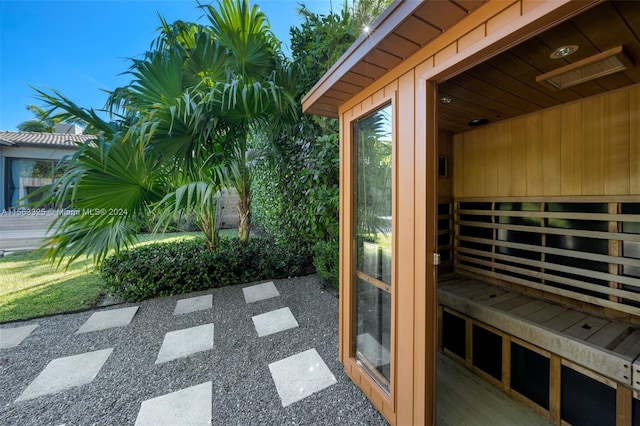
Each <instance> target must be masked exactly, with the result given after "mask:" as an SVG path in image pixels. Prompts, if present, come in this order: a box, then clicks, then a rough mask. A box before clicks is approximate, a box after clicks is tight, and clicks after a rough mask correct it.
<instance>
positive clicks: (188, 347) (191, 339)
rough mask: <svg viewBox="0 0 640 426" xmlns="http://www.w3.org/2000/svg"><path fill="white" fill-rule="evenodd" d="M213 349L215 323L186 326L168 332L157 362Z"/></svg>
mask: <svg viewBox="0 0 640 426" xmlns="http://www.w3.org/2000/svg"><path fill="white" fill-rule="evenodd" d="M210 349H213V324H205V325H200V326H197V327H191V328H185V329H184V330H177V331H172V332H169V333H167V334H166V335H165V336H164V341H163V342H162V347H161V348H160V352H159V353H158V358H157V359H156V364H161V363H163V362H167V361H173V360H174V359H178V358H183V357H186V356H189V355H193V354H195V353H197V352H202V351H208V350H210Z"/></svg>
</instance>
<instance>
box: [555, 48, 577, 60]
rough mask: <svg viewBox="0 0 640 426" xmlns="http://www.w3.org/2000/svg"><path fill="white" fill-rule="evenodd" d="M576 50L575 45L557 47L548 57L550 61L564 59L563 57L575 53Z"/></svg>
mask: <svg viewBox="0 0 640 426" xmlns="http://www.w3.org/2000/svg"><path fill="white" fill-rule="evenodd" d="M578 49H579V47H578V46H576V45H575V44H572V45H569V46H562V47H558V48H557V49H556V50H554V51H553V52H551V55H549V57H550V58H551V59H560V58H564V57H565V56H569V55H571V54H572V53H575V52H576V50H578Z"/></svg>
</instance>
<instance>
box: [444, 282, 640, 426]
mask: <svg viewBox="0 0 640 426" xmlns="http://www.w3.org/2000/svg"><path fill="white" fill-rule="evenodd" d="M438 304H439V312H438V314H439V322H438V323H439V327H440V330H439V342H438V345H439V347H440V349H441V350H443V351H444V352H445V353H449V354H452V352H451V351H450V350H448V349H447V347H446V344H445V343H443V338H444V340H446V338H447V337H448V336H443V333H447V332H449V333H451V332H453V331H451V330H446V329H445V330H443V327H445V328H446V327H447V320H446V318H443V317H447V316H448V317H451V316H452V315H453V316H454V317H457V318H460V319H461V320H464V321H465V326H464V330H465V331H464V332H463V333H465V336H464V337H460V336H459V338H464V339H465V344H466V350H465V351H464V353H458V354H457V356H458V358H461V359H462V361H463V362H466V364H467V366H468V367H469V368H470V369H472V370H476V372H479V373H480V375H482V376H484V377H485V378H487V379H489V381H493V382H494V384H496V385H497V386H499V387H502V388H503V390H505V391H507V392H508V393H511V384H510V377H509V376H510V371H511V369H510V363H511V360H510V348H511V345H509V344H507V343H510V342H517V343H518V344H520V345H521V346H524V347H525V348H527V349H531V350H533V351H535V352H538V353H540V354H543V356H546V357H547V358H548V359H549V360H550V361H551V360H553V361H551V362H550V364H554V362H555V365H556V367H555V368H556V370H555V373H554V372H553V367H551V374H550V376H552V377H551V378H550V379H549V380H550V388H551V389H550V390H549V398H548V399H549V405H548V406H543V407H542V409H540V407H537V406H536V407H535V408H538V409H539V411H542V412H543V413H545V414H547V415H548V416H549V417H550V418H551V419H552V420H555V421H556V422H557V423H559V422H560V415H561V414H560V392H561V391H560V380H561V378H560V376H561V374H560V371H561V370H560V369H561V367H562V366H565V367H568V368H571V369H572V370H576V371H579V372H580V373H581V374H583V375H586V376H588V377H590V378H593V379H595V380H598V381H600V382H602V383H604V384H606V385H607V386H609V387H610V388H613V389H614V390H615V391H614V393H615V394H616V395H617V396H616V397H615V400H617V401H618V403H619V404H620V401H626V402H625V403H624V404H621V405H622V407H618V408H615V410H617V416H618V417H619V416H622V417H623V418H628V419H629V421H630V419H631V417H632V414H631V412H632V409H631V405H632V395H633V392H634V391H633V390H632V389H635V392H636V397H637V395H638V393H637V391H638V390H640V360H639V359H638V358H639V356H640V327H638V326H634V325H631V324H628V323H625V322H622V321H617V320H613V319H610V318H605V317H602V316H597V315H594V314H592V313H589V312H585V311H581V310H578V309H576V308H574V307H568V306H564V305H561V304H559V303H555V302H552V301H547V300H543V299H539V298H535V297H532V296H530V295H526V294H523V293H521V292H518V291H516V290H513V289H509V288H504V287H500V286H497V285H495V284H490V283H487V282H484V281H481V280H478V279H473V278H466V277H461V276H457V275H452V276H450V277H448V278H444V279H441V281H440V282H439V284H438ZM474 327H482V329H486V330H488V331H489V332H493V334H495V335H497V336H499V338H500V339H501V340H500V341H501V342H504V343H502V345H501V347H500V349H499V351H501V353H497V351H496V354H497V355H498V356H500V357H501V363H502V367H501V368H502V374H501V375H494V377H490V376H491V375H490V374H486V372H483V371H478V370H482V368H480V369H478V368H476V367H475V364H476V363H475V361H474V360H473V351H474V350H475V348H474V342H473V339H474V336H473V335H474V332H472V331H471V330H474ZM453 328H455V327H453ZM453 328H452V329H453ZM459 329H460V330H462V328H461V327H459ZM477 330H478V331H479V330H481V328H478V329H477ZM478 338H480V337H478ZM454 355H455V354H454ZM554 374H556V375H557V378H553V375H554ZM554 382H555V383H554ZM518 396H522V395H518ZM524 400H525V402H528V403H531V402H532V401H530V400H528V399H527V397H526V396H525V397H524ZM554 401H555V402H554ZM585 403H587V402H585ZM535 404H536V403H535V401H534V405H535ZM614 404H615V403H614ZM538 405H539V403H538ZM543 405H544V404H543ZM636 416H639V417H640V413H637V414H636ZM618 424H627V423H625V422H622V423H618ZM629 424H630V423H629Z"/></svg>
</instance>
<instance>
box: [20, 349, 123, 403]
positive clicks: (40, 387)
mask: <svg viewBox="0 0 640 426" xmlns="http://www.w3.org/2000/svg"><path fill="white" fill-rule="evenodd" d="M111 352H113V348H109V349H102V350H99V351H94V352H87V353H84V354H79V355H72V356H67V357H64V358H56V359H54V360H53V361H51V362H50V363H49V364H48V365H47V366H46V367H45V369H44V370H42V372H41V373H40V374H39V375H38V377H36V378H35V380H34V381H33V382H31V384H30V385H29V386H28V387H27V388H26V389H25V390H24V392H22V394H21V395H20V396H19V397H18V399H16V402H18V401H26V400H28V399H33V398H37V397H39V396H43V395H48V394H52V393H58V392H61V391H63V390H66V389H71V388H74V387H76V386H82V385H85V384H87V383H91V382H92V381H93V379H95V378H96V376H97V375H98V373H99V372H100V369H101V368H102V366H103V365H104V363H105V362H106V361H107V358H109V356H110V355H111Z"/></svg>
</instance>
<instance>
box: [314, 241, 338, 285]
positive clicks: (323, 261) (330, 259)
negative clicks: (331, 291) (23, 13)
mask: <svg viewBox="0 0 640 426" xmlns="http://www.w3.org/2000/svg"><path fill="white" fill-rule="evenodd" d="M339 253H340V250H339V245H338V241H337V240H329V241H321V242H319V243H317V244H316V245H315V246H314V247H313V254H314V256H313V266H314V267H315V268H316V271H317V272H318V275H320V276H321V277H322V278H323V279H324V280H325V281H326V282H328V283H329V284H331V285H332V286H334V287H335V288H338V286H339V282H340V278H339V259H338V258H339Z"/></svg>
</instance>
